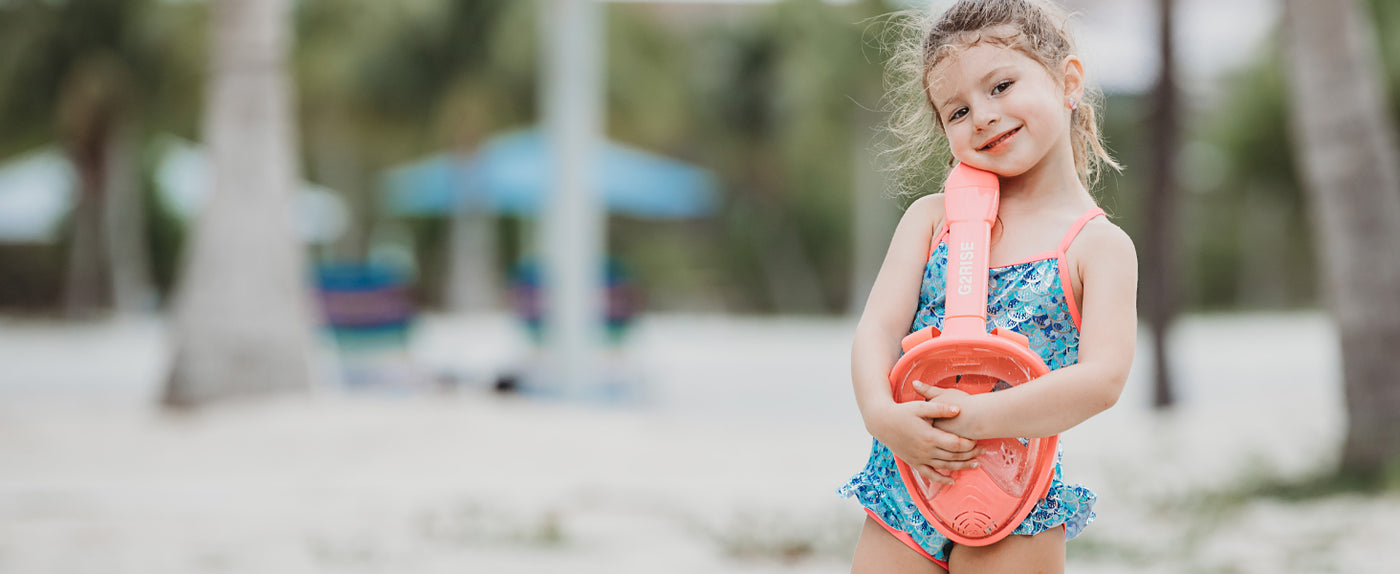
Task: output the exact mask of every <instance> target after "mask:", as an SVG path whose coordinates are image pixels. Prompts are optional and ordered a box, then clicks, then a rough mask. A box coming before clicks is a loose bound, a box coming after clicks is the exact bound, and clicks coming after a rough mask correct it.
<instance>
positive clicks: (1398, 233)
mask: <svg viewBox="0 0 1400 574" xmlns="http://www.w3.org/2000/svg"><path fill="white" fill-rule="evenodd" d="M1284 6H1285V8H1284V10H1285V18H1286V22H1287V26H1288V33H1287V34H1286V36H1285V42H1286V45H1287V48H1288V54H1287V55H1288V58H1287V59H1288V65H1289V72H1290V74H1289V76H1290V77H1289V80H1290V89H1291V92H1292V97H1291V98H1290V106H1291V113H1290V116H1291V118H1290V119H1291V122H1292V124H1293V128H1294V134H1295V135H1296V137H1294V138H1293V139H1294V153H1295V155H1296V157H1297V158H1298V164H1299V165H1301V166H1302V170H1303V176H1304V181H1305V187H1306V188H1307V191H1308V194H1309V198H1310V200H1311V204H1312V205H1311V209H1310V212H1311V213H1312V214H1313V221H1314V225H1313V227H1314V229H1315V230H1316V231H1315V233H1316V234H1317V240H1318V244H1319V247H1320V248H1319V250H1318V254H1319V256H1320V257H1322V266H1321V268H1322V271H1323V287H1324V289H1325V291H1326V293H1327V296H1328V301H1329V304H1330V307H1331V309H1332V314H1333V316H1334V317H1336V321H1337V326H1338V330H1339V332H1340V334H1341V344H1342V371H1343V376H1344V378H1345V381H1344V386H1345V389H1346V405H1347V413H1348V415H1349V416H1348V421H1347V436H1346V443H1345V445H1344V446H1343V451H1342V471H1343V472H1349V473H1361V474H1363V475H1367V474H1374V473H1376V472H1378V471H1382V470H1385V469H1386V468H1387V467H1393V465H1395V464H1397V462H1400V417H1397V416H1396V415H1395V413H1397V412H1400V377H1398V376H1397V373H1400V353H1397V350H1400V257H1397V254H1400V165H1398V162H1397V160H1400V152H1397V146H1396V141H1395V133H1394V132H1393V127H1392V126H1394V123H1393V120H1392V118H1391V117H1390V114H1389V112H1388V108H1387V102H1388V101H1389V99H1388V97H1387V95H1386V93H1385V92H1386V87H1385V83H1384V82H1383V76H1382V75H1381V68H1380V66H1379V63H1378V61H1377V48H1376V42H1375V35H1374V34H1375V32H1374V30H1373V27H1372V24H1371V22H1370V19H1369V17H1368V14H1369V12H1367V11H1366V10H1365V9H1364V8H1363V7H1361V6H1359V5H1358V3H1357V2H1356V1H1355V0H1288V1H1287V2H1286V3H1285V5H1284Z"/></svg>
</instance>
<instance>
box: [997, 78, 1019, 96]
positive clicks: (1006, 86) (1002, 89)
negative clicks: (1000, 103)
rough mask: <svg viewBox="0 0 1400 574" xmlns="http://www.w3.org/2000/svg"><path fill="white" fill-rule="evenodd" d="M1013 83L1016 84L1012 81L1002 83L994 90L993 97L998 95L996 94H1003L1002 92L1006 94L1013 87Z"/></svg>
mask: <svg viewBox="0 0 1400 574" xmlns="http://www.w3.org/2000/svg"><path fill="white" fill-rule="evenodd" d="M1013 83H1014V82H1012V81H1011V80H1007V81H1005V82H1002V83H1000V84H997V87H995V88H992V94H993V95H996V94H1000V93H1002V92H1005V91H1006V90H1007V89H1009V88H1010V87H1011V84H1013Z"/></svg>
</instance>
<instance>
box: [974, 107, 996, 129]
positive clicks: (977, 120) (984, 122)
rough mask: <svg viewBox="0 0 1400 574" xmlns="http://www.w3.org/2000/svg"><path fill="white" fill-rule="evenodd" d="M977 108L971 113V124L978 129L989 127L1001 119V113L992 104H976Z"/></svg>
mask: <svg viewBox="0 0 1400 574" xmlns="http://www.w3.org/2000/svg"><path fill="white" fill-rule="evenodd" d="M978 108H979V109H977V110H975V111H974V112H973V113H972V120H973V124H974V125H976V126H977V130H978V131H983V130H988V129H991V128H992V126H995V125H996V124H997V122H999V121H1001V114H1000V113H998V112H997V110H996V108H994V107H993V106H978Z"/></svg>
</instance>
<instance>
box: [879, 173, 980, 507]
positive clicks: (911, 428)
mask: <svg viewBox="0 0 1400 574" xmlns="http://www.w3.org/2000/svg"><path fill="white" fill-rule="evenodd" d="M942 216H943V201H942V197H941V196H937V195H934V196H928V197H923V198H920V199H919V200H918V201H915V202H914V204H913V205H910V206H909V209H908V211H906V212H905V214H904V217H903V218H902V219H901V220H900V222H899V227H898V228H896V229H895V232H894V238H893V239H892V240H891V241H890V249H889V252H888V253H887V254H886V256H885V262H884V263H883V264H882V265H881V266H880V273H879V275H877V276H876V278H875V284H874V285H873V286H872V287H871V289H870V296H869V298H868V299H867V300H866V303H865V310H864V312H862V313H861V316H860V322H859V323H858V324H857V325H856V331H855V340H854V342H853V343H852V344H851V381H852V385H853V386H854V390H855V397H856V404H857V405H858V406H859V407H860V415H861V418H862V419H863V420H864V421H865V428H866V430H868V431H870V435H871V436H873V437H875V438H877V439H879V440H880V442H882V443H885V445H886V446H888V447H890V450H891V451H892V452H894V454H895V456H898V457H899V458H900V459H902V460H904V461H905V462H907V463H909V464H910V466H912V467H913V468H915V469H916V470H917V471H918V472H919V473H920V474H923V475H924V476H926V477H928V478H929V479H930V480H935V481H938V482H944V483H950V482H951V481H950V480H949V479H947V478H946V477H944V476H942V475H940V474H937V473H936V472H934V469H935V468H937V469H945V470H952V469H958V468H966V467H968V466H971V463H970V462H966V461H969V460H970V459H971V458H973V456H974V455H975V454H976V452H974V451H973V448H974V446H975V444H974V443H973V442H972V441H970V440H967V439H963V438H960V437H957V436H954V435H953V434H950V433H947V432H944V431H940V430H937V429H935V428H934V427H933V425H932V424H930V421H931V420H932V419H935V418H939V417H950V416H954V415H956V414H957V411H956V410H955V409H950V408H949V407H948V406H947V405H944V404H940V403H938V402H923V401H914V402H909V403H896V402H894V396H893V393H892V392H891V391H890V382H889V374H890V369H891V368H893V367H894V364H895V361H897V360H898V359H899V354H900V347H899V343H900V340H901V339H903V337H904V335H905V334H907V333H908V331H909V325H910V324H911V323H912V322H913V320H914V314H915V313H916V312H917V310H918V309H917V307H918V301H919V287H920V285H921V284H922V282H923V270H924V266H925V264H926V263H927V258H928V248H929V244H930V243H931V242H932V240H933V232H934V229H935V228H936V227H937V225H939V224H940V222H941V219H942Z"/></svg>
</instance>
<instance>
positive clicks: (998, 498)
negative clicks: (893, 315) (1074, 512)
mask: <svg viewBox="0 0 1400 574" xmlns="http://www.w3.org/2000/svg"><path fill="white" fill-rule="evenodd" d="M944 192H945V195H944V205H945V206H946V207H945V212H946V214H947V219H948V237H947V243H948V248H949V249H948V266H947V280H948V283H947V295H946V300H945V306H944V309H945V314H944V317H945V318H944V321H943V330H942V331H941V332H940V331H939V330H938V329H936V328H934V327H932V326H929V327H926V328H924V329H921V330H919V331H917V332H914V333H912V334H910V335H909V336H907V337H905V338H904V340H903V341H902V343H901V346H902V347H903V348H904V355H903V356H901V357H900V359H899V361H898V362H896V363H895V365H894V368H893V369H892V370H891V371H890V385H891V387H892V389H893V391H894V400H895V401H897V402H908V401H922V400H925V399H924V397H923V396H922V395H920V394H919V393H918V392H917V391H915V390H914V381H922V382H923V383H925V384H927V385H930V386H933V387H942V388H951V389H958V390H961V391H963V392H966V393H968V394H978V393H987V392H993V391H997V390H1001V389H1004V388H1010V387H1013V386H1016V385H1021V384H1025V383H1027V382H1029V381H1032V380H1034V379H1035V378H1037V377H1040V376H1042V375H1044V374H1046V373H1048V372H1050V369H1049V367H1046V366H1045V363H1044V362H1043V361H1042V360H1041V358H1040V356H1039V355H1038V354H1036V353H1035V352H1034V351H1031V349H1030V342H1029V340H1027V339H1026V337H1025V336H1024V335H1021V334H1020V333H1017V332H1015V331H1011V330H1009V329H1002V328H1000V327H998V328H996V329H993V330H992V332H991V333H988V332H987V272H988V265H989V257H990V252H991V248H990V240H991V230H992V223H993V222H995V221H996V215H997V206H998V200H999V196H1000V185H999V183H998V181H997V176H996V175H995V174H992V173H989V172H985V171H982V170H978V169H974V168H971V167H968V166H966V165H962V164H959V165H958V166H957V167H954V168H953V171H952V173H951V174H949V176H948V181H947V182H946V183H945V184H944ZM1058 443H1059V435H1055V436H1050V437H1043V438H997V439H987V440H981V441H978V443H977V446H978V448H981V449H983V450H984V451H985V452H984V454H982V455H981V456H979V457H977V458H976V459H975V460H976V461H977V462H978V466H977V468H970V469H962V470H955V471H952V472H950V473H946V474H947V475H948V476H950V477H951V478H952V479H953V484H952V485H943V484H940V483H937V482H932V481H929V480H928V479H925V478H924V477H923V476H922V475H920V474H919V473H917V472H915V471H914V470H913V469H912V468H911V467H910V466H909V465H908V464H907V463H905V462H904V461H903V460H900V459H899V458H896V459H895V463H896V465H897V466H898V467H899V475H900V477H901V478H902V479H903V481H904V486H905V488H906V489H908V491H909V494H910V495H911V497H912V498H913V500H914V504H915V505H916V506H918V508H919V511H920V512H921V513H923V515H924V517H925V518H927V519H928V521H929V523H930V524H932V525H933V526H934V528H937V529H938V531H939V532H941V533H943V534H944V535H945V536H947V537H948V538H949V539H950V540H952V541H953V542H955V543H958V544H963V545H967V546H986V545H988V544H992V543H994V542H996V541H998V540H1001V539H1002V538H1005V537H1006V536H1007V535H1009V534H1011V532H1012V531H1013V530H1015V529H1016V527H1017V526H1018V525H1019V524H1020V523H1021V521H1022V520H1024V519H1025V518H1026V516H1027V515H1029V514H1030V512H1031V510H1032V509H1033V508H1035V505H1036V503H1037V502H1038V501H1039V500H1040V498H1041V497H1043V496H1044V495H1045V492H1046V490H1047V489H1048V488H1049V486H1050V479H1051V477H1052V476H1053V475H1054V469H1055V456H1056V448H1057V446H1058ZM940 472H941V471H940Z"/></svg>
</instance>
